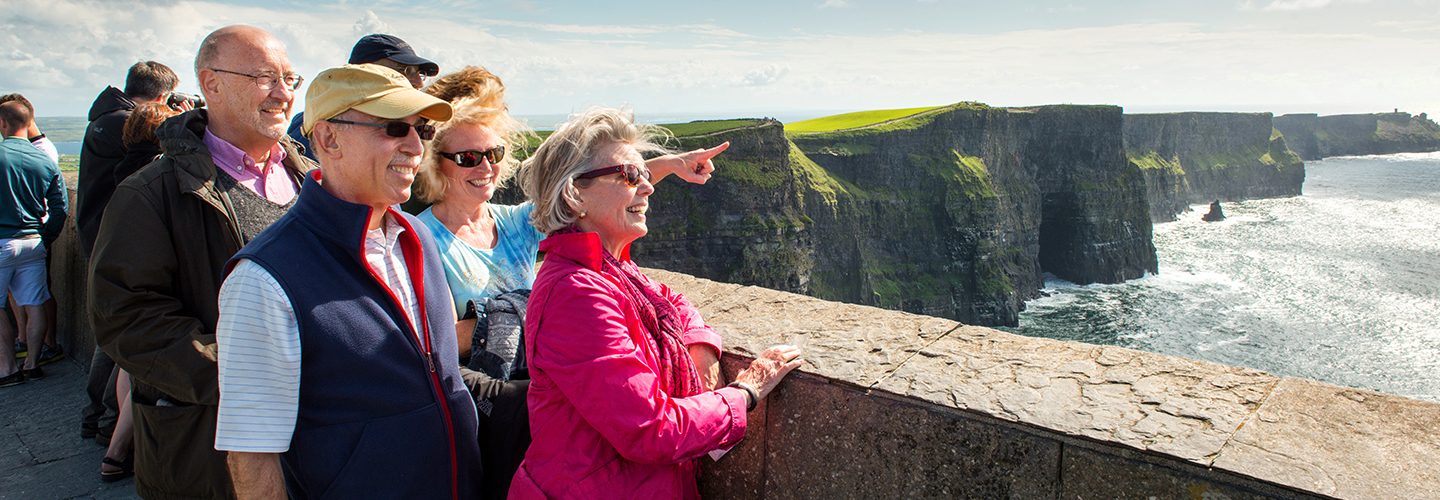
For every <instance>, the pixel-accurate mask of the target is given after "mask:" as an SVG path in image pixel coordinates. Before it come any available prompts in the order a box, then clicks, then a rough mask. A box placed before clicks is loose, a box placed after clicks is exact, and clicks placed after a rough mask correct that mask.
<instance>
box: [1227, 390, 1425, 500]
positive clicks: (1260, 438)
mask: <svg viewBox="0 0 1440 500" xmlns="http://www.w3.org/2000/svg"><path fill="white" fill-rule="evenodd" d="M1437 434H1440V405H1437V404H1435V403H1428V402H1422V401H1415V400H1412V399H1408V398H1403V397H1400V396H1392V395H1389V394H1381V393H1377V392H1371V391H1364V390H1359V389H1351V388H1347V387H1340V386H1335V385H1330V384H1325V383H1320V382H1315V381H1311V380H1304V379H1296V378H1286V379H1284V380H1282V381H1280V383H1279V385H1277V386H1276V387H1275V390H1274V391H1273V392H1271V393H1270V395H1269V397H1267V398H1265V402H1264V404H1263V405H1261V407H1260V409H1259V411H1257V412H1255V414H1254V415H1251V417H1250V418H1249V419H1248V420H1247V421H1246V422H1245V426H1244V427H1243V428H1241V429H1240V431H1239V432H1236V433H1235V435H1234V437H1233V438H1232V439H1231V441H1230V443H1229V444H1227V445H1225V448H1224V449H1223V450H1221V453H1220V454H1219V457H1218V458H1217V459H1216V460H1215V462H1214V465H1215V466H1216V467H1220V468H1224V469H1229V470H1233V471H1236V472H1240V473H1243V474H1249V475H1254V476H1258V477H1265V478H1267V479H1269V480H1271V481H1274V482H1277V483H1280V484H1284V485H1288V486H1293V487H1295V488H1300V489H1303V490H1307V491H1314V492H1317V493H1322V494H1325V495H1330V496H1334V497H1337V498H1367V499H1397V500H1398V499H1408V498H1440V436H1437Z"/></svg>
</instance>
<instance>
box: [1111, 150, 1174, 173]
mask: <svg viewBox="0 0 1440 500" xmlns="http://www.w3.org/2000/svg"><path fill="white" fill-rule="evenodd" d="M1125 156H1126V157H1128V158H1129V159H1130V163H1134V164H1135V166H1137V167H1140V169H1141V170H1162V171H1165V172H1167V173H1170V174H1174V175H1185V169H1183V168H1181V167H1180V159H1179V158H1171V159H1169V160H1167V159H1165V158H1161V157H1160V154H1159V153H1156V152H1154V151H1146V152H1145V154H1143V155H1141V154H1137V152H1135V151H1126V152H1125Z"/></svg>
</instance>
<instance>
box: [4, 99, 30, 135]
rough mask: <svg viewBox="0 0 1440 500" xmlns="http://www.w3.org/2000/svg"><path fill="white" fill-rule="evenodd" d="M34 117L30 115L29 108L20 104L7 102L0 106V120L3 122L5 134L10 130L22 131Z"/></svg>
mask: <svg viewBox="0 0 1440 500" xmlns="http://www.w3.org/2000/svg"><path fill="white" fill-rule="evenodd" d="M34 117H35V116H34V115H32V114H31V113H30V108H28V107H26V106H25V104H23V103H20V102H14V101H11V102H7V103H4V104H0V120H4V121H5V130H4V132H5V133H7V134H8V133H10V131H11V130H12V129H24V128H25V127H27V126H29V125H30V120H31V119H32V118H34Z"/></svg>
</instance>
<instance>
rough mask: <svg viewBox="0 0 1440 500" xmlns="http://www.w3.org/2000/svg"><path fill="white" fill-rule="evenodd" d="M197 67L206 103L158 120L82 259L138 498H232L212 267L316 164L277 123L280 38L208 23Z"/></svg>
mask: <svg viewBox="0 0 1440 500" xmlns="http://www.w3.org/2000/svg"><path fill="white" fill-rule="evenodd" d="M195 74H196V77H197V79H198V82H199V84H200V90H201V92H202V93H203V94H204V97H205V100H206V101H207V103H208V109H196V110H193V111H189V112H186V113H183V114H181V115H177V116H175V117H172V118H171V119H169V120H167V121H166V122H165V123H164V124H162V125H161V126H160V128H159V129H158V130H157V131H156V135H157V136H159V138H160V143H161V147H162V149H163V151H164V156H162V157H161V158H160V159H158V160H156V161H155V162H154V163H151V164H150V165H148V166H146V167H145V168H144V169H142V170H140V171H139V172H137V173H135V174H133V175H131V176H130V177H129V178H127V179H126V180H124V181H123V182H121V183H120V184H119V186H117V187H116V189H115V194H114V196H113V197H112V198H111V199H110V203H109V206H108V207H107V208H106V210H105V215H104V217H103V218H102V220H101V223H100V231H99V235H98V237H97V238H96V243H95V249H94V254H93V255H92V257H91V263H90V265H91V276H90V283H89V290H88V293H89V301H90V313H91V317H90V320H91V325H92V327H93V329H94V332H95V339H96V342H97V343H98V344H99V345H100V346H101V348H103V349H104V350H105V352H107V353H109V354H110V355H111V356H112V357H113V358H114V359H115V362H116V363H117V364H119V365H120V366H121V367H122V368H124V369H125V370H126V371H128V372H129V373H130V375H131V377H132V382H133V385H132V390H131V397H132V400H133V405H132V408H133V410H134V421H135V452H134V453H135V455H134V468H135V492H136V493H137V494H139V495H140V496H141V497H143V498H147V499H172V498H174V499H181V498H183V499H192V498H234V497H235V491H234V487H233V486H232V482H231V479H230V474H229V472H228V468H227V465H226V453H225V452H221V451H216V450H215V449H214V443H215V422H216V415H217V413H218V408H219V406H218V405H219V402H220V394H219V385H218V380H217V376H218V368H217V365H216V356H217V354H216V351H217V345H216V343H215V325H216V321H217V319H218V315H217V311H218V302H217V297H218V295H219V291H220V284H221V281H222V279H223V273H224V267H225V263H226V262H227V261H229V260H230V258H231V257H232V256H234V255H235V253H236V252H239V251H240V248H241V247H242V246H244V244H245V243H246V242H248V241H250V240H251V239H253V238H255V237H256V236H257V235H259V234H260V232H261V231H263V230H264V229H265V228H266V227H268V226H269V225H270V224H271V223H273V222H274V221H276V220H277V219H279V218H280V217H281V216H282V215H284V214H285V212H286V211H287V210H289V208H290V207H291V206H293V205H294V204H295V199H296V198H297V194H298V193H299V191H300V180H301V179H302V178H303V175H304V174H303V173H304V172H307V171H309V170H311V169H313V168H314V167H315V164H314V162H311V161H310V160H309V159H306V158H304V157H303V156H301V155H300V154H299V153H298V152H297V150H296V147H295V144H294V142H293V141H291V140H290V139H289V137H287V136H286V135H285V127H286V124H288V123H289V120H290V116H289V115H290V107H291V104H292V103H293V101H294V99H295V89H297V88H299V87H300V85H301V83H302V82H303V79H302V78H300V76H299V75H297V74H295V72H294V71H293V70H292V68H291V66H290V61H289V58H288V56H287V55H286V53H285V48H284V47H283V46H282V45H281V44H280V42H279V40H276V39H275V37H273V36H271V35H270V34H269V33H266V32H265V31H263V30H260V29H259V28H255V27H251V26H229V27H225V28H221V29H219V30H216V31H215V32H213V33H211V34H210V35H209V36H207V37H206V38H205V40H204V41H203V42H201V44H200V49H199V51H198V53H197V54H196V57H195ZM281 382H293V381H281Z"/></svg>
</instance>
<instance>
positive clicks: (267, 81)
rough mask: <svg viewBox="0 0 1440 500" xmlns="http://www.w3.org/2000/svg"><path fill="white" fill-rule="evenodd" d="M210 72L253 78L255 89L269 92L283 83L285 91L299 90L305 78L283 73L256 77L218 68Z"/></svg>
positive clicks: (263, 74) (262, 74)
mask: <svg viewBox="0 0 1440 500" xmlns="http://www.w3.org/2000/svg"><path fill="white" fill-rule="evenodd" d="M210 71H217V72H220V73H230V74H232V75H240V76H248V77H250V78H254V79H255V86H256V87H260V90H270V89H273V88H275V85H276V84H277V83H280V82H284V83H285V88H286V89H289V90H296V89H299V88H300V84H302V83H305V77H303V76H300V75H297V74H295V73H285V76H283V77H282V76H275V74H273V73H261V74H258V75H251V74H246V73H241V72H239V71H230V70H228V69H219V68H210Z"/></svg>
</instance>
